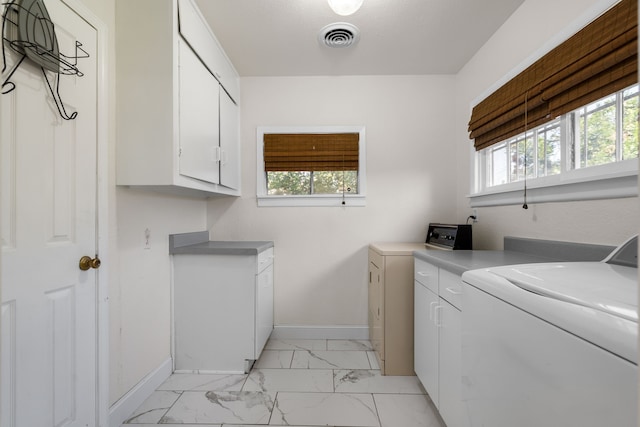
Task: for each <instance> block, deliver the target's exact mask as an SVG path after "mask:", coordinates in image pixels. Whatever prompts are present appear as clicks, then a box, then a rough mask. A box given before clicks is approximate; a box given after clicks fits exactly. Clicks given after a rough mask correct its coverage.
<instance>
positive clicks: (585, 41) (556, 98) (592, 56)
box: [469, 0, 638, 150]
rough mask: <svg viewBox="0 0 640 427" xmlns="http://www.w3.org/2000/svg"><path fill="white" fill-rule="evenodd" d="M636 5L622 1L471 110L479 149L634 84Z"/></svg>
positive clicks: (634, 0) (472, 133) (472, 135)
mask: <svg viewBox="0 0 640 427" xmlns="http://www.w3.org/2000/svg"><path fill="white" fill-rule="evenodd" d="M637 27H638V2H637V0H622V1H620V2H619V3H618V4H616V5H615V6H613V7H612V8H611V9H609V10H608V11H607V12H606V13H604V14H603V15H601V16H600V17H599V18H597V19H596V20H595V21H593V22H591V23H590V24H589V25H587V26H586V27H584V28H583V29H582V30H580V31H579V32H578V33H576V34H575V35H574V36H572V37H571V38H569V39H568V40H567V41H565V42H564V43H562V44H561V45H559V46H558V47H556V48H555V49H553V50H552V51H551V52H549V53H548V54H546V55H545V56H543V57H542V58H541V59H539V60H538V61H537V62H535V63H534V64H533V65H531V66H530V67H529V68H527V69H525V70H524V71H523V72H521V73H520V74H518V75H517V76H516V77H514V78H513V79H511V80H510V81H509V82H507V83H506V84H505V85H504V86H502V87H501V88H499V89H498V90H497V91H495V92H494V93H493V94H491V95H490V96H489V97H487V98H486V99H485V100H483V101H482V102H480V103H479V104H478V105H476V106H475V107H474V108H473V112H472V114H471V120H470V122H469V132H470V138H471V139H475V144H474V145H475V148H476V150H480V149H483V148H486V147H488V146H491V145H493V144H496V143H498V142H500V141H503V140H505V139H507V138H509V137H512V136H514V135H517V134H519V133H522V132H524V127H525V106H526V108H527V123H526V126H527V127H528V128H533V127H535V126H538V125H541V124H543V123H546V122H548V121H551V120H553V119H555V118H556V117H558V116H560V115H562V114H566V113H569V112H571V111H573V110H575V109H576V108H579V107H581V106H583V105H586V104H588V103H590V102H594V101H596V100H598V99H600V98H602V97H604V96H607V95H609V94H612V93H614V92H617V91H619V90H622V89H624V88H626V87H628V86H631V85H633V84H634V83H637V81H638V34H637V33H638V30H637Z"/></svg>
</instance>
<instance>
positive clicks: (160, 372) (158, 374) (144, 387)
mask: <svg viewBox="0 0 640 427" xmlns="http://www.w3.org/2000/svg"><path fill="white" fill-rule="evenodd" d="M172 369H173V363H172V361H171V358H168V359H167V360H165V361H164V362H162V364H161V365H160V366H158V367H157V368H156V369H155V370H154V371H153V372H151V373H149V375H147V376H146V377H144V378H143V379H142V380H141V381H140V382H139V383H138V384H136V385H135V386H134V387H133V388H132V389H131V390H129V392H127V394H125V395H124V396H122V397H121V398H120V399H118V401H117V402H116V403H114V404H113V405H112V406H111V408H109V427H120V426H121V425H122V423H123V422H125V421H126V420H127V419H128V418H129V417H130V416H131V414H133V411H135V410H136V409H138V407H139V406H140V405H142V402H144V401H145V400H147V398H148V397H149V396H151V393H153V392H154V391H156V389H157V388H158V386H160V384H162V383H163V382H164V381H165V380H166V379H167V378H169V375H171V372H172Z"/></svg>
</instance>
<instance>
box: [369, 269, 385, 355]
mask: <svg viewBox="0 0 640 427" xmlns="http://www.w3.org/2000/svg"><path fill="white" fill-rule="evenodd" d="M369 339H370V341H371V345H372V346H373V349H374V350H375V351H376V353H377V354H378V357H379V358H380V359H384V348H383V345H384V330H383V328H382V275H381V272H380V268H379V267H378V266H377V265H376V264H374V263H373V262H372V261H371V260H370V261H369Z"/></svg>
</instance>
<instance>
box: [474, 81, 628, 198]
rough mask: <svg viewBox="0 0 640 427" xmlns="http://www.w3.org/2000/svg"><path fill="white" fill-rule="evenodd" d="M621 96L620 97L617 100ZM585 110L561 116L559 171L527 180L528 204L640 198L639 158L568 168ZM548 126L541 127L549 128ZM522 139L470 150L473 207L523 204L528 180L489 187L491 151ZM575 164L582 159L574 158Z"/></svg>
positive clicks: (576, 153) (575, 152) (508, 170)
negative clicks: (571, 140)
mask: <svg viewBox="0 0 640 427" xmlns="http://www.w3.org/2000/svg"><path fill="white" fill-rule="evenodd" d="M624 90H627V89H624ZM624 90H622V91H619V92H616V94H618V93H621V92H624ZM621 97H622V96H618V97H617V98H621ZM590 104H591V103H590ZM590 104H588V105H590ZM585 107H586V106H583V107H581V108H579V109H577V110H575V111H573V112H571V113H568V114H566V115H563V116H561V117H560V119H559V120H560V128H561V129H563V131H562V132H561V138H560V144H561V147H560V154H561V159H560V164H561V168H560V172H559V173H558V174H554V175H546V176H541V177H534V178H529V177H528V178H527V179H526V188H527V202H528V203H546V202H567V201H578V200H600V199H615V198H624V197H636V196H637V195H638V165H639V164H640V159H638V158H633V159H627V160H619V159H617V161H614V162H611V163H606V164H602V165H595V166H588V167H583V166H578V167H576V168H574V169H570V168H569V166H568V164H569V162H570V161H572V159H571V147H572V146H571V143H570V141H568V138H569V137H570V138H572V139H573V140H574V143H575V144H579V141H577V140H576V139H577V132H576V131H575V129H574V127H575V126H577V124H576V123H574V121H577V115H578V114H579V111H580V110H582V109H583V108H585ZM618 107H619V106H618ZM620 113H621V112H620V111H617V115H618V116H620ZM549 123H552V122H549ZM549 123H546V124H544V125H541V126H539V127H545V126H548V125H549ZM617 126H618V127H619V126H620V124H619V123H617ZM532 131H533V129H532V130H530V131H527V134H529V132H532ZM618 135H619V133H618ZM521 136H522V134H520V135H516V136H514V137H512V138H508V139H507V140H505V141H503V142H500V143H498V144H494V145H493V146H489V147H487V148H485V149H483V150H480V151H476V150H475V149H474V148H473V146H471V147H470V150H471V159H472V160H471V161H472V165H471V167H472V174H471V193H470V195H469V196H468V197H469V199H470V206H471V207H472V208H473V207H485V206H502V205H517V204H520V203H524V188H525V180H519V181H514V182H508V183H505V184H499V185H494V186H488V185H487V183H488V180H487V174H489V173H491V170H489V162H488V157H489V155H490V154H491V153H492V151H493V150H492V148H493V149H495V148H497V147H495V146H496V145H504V144H506V146H507V147H508V145H509V144H510V143H511V142H512V141H513V140H517V139H519V138H520V137H521ZM617 147H618V151H619V150H620V149H621V142H620V141H617ZM507 153H508V151H507ZM574 155H575V156H578V157H579V148H578V149H577V150H575V151H574ZM507 158H508V154H507ZM573 161H579V160H577V159H573ZM507 164H509V163H507ZM506 173H507V175H508V174H509V173H510V168H509V166H507V172H506Z"/></svg>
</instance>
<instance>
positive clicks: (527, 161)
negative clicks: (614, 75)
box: [472, 85, 640, 206]
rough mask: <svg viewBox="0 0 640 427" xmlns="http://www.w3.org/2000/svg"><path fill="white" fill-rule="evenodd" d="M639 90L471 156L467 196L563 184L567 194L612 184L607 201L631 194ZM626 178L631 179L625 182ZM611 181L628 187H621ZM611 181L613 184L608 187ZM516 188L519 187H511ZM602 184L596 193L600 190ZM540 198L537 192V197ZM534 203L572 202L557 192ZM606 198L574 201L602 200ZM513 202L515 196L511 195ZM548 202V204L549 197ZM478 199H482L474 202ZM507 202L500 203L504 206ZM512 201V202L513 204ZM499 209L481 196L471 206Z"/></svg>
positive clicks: (616, 95) (493, 201)
mask: <svg viewBox="0 0 640 427" xmlns="http://www.w3.org/2000/svg"><path fill="white" fill-rule="evenodd" d="M639 100H640V90H639V86H638V85H634V86H632V87H630V88H627V89H625V90H622V91H619V92H617V93H614V94H612V95H610V96H606V97H605V98H602V99H600V100H597V101H595V102H593V103H590V104H588V105H586V106H584V107H581V108H578V109H577V110H575V111H573V112H570V113H567V114H564V115H562V116H560V117H558V118H556V119H555V120H552V121H550V122H547V123H545V124H543V125H540V126H538V127H536V128H533V129H531V130H529V131H527V132H526V137H525V134H524V132H523V133H521V134H519V135H516V136H514V137H511V138H509V139H507V140H506V141H503V142H501V143H498V144H494V145H491V146H489V147H487V148H485V149H482V150H480V151H478V152H477V153H478V154H477V162H476V164H477V167H478V171H477V175H476V179H477V180H478V182H477V184H476V191H475V193H474V194H473V195H472V199H473V198H474V196H476V197H477V196H482V195H483V194H484V195H485V196H486V195H488V194H490V193H493V194H495V193H498V192H507V193H508V192H509V191H511V190H513V189H514V188H519V189H522V188H523V183H522V181H525V176H526V180H527V187H528V188H533V189H534V191H535V189H536V188H541V187H549V186H554V185H566V186H568V188H567V191H569V192H570V191H575V190H579V191H580V189H578V188H577V187H575V186H576V185H578V184H579V183H586V182H590V181H595V180H603V179H605V180H606V179H615V180H614V181H611V183H612V185H616V186H617V188H616V191H615V192H611V193H609V194H610V195H609V197H622V196H623V194H621V193H620V191H627V195H635V194H636V193H637V186H636V184H635V175H636V174H637V168H638V130H639V129H638V128H639V126H638V113H639ZM629 176H630V177H632V179H631V180H628V179H625V177H629ZM617 178H623V180H625V181H628V182H629V183H630V188H628V189H627V190H625V189H624V185H623V186H622V187H621V186H620V184H621V183H620V182H619V180H617ZM614 182H617V184H614ZM516 183H520V184H518V185H517V186H516V185H515V184H516ZM604 189H605V188H604V187H603V186H602V184H600V185H598V186H597V188H596V190H604ZM538 193H541V192H538ZM544 193H546V196H545V195H543V194H539V199H538V200H539V201H550V200H551V199H553V198H554V197H555V198H559V199H572V198H575V197H577V194H576V195H573V196H566V195H565V196H562V195H561V194H560V193H561V190H555V191H554V190H547V191H546V192H544ZM605 196H606V194H599V193H597V194H592V195H589V194H588V193H585V192H584V191H583V194H582V195H581V196H579V198H581V199H586V198H604V197H605ZM516 197H518V196H516ZM549 197H551V199H550V198H549ZM478 199H479V200H481V199H483V197H479V198H478ZM509 200H510V199H509V198H507V199H506V200H505V203H504V204H509V203H510V201H509ZM516 201H518V199H516ZM483 204H484V205H488V204H503V203H501V202H500V200H498V198H496V197H484V200H483V201H482V202H478V200H476V201H475V203H474V202H472V205H473V206H482V205H483Z"/></svg>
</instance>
